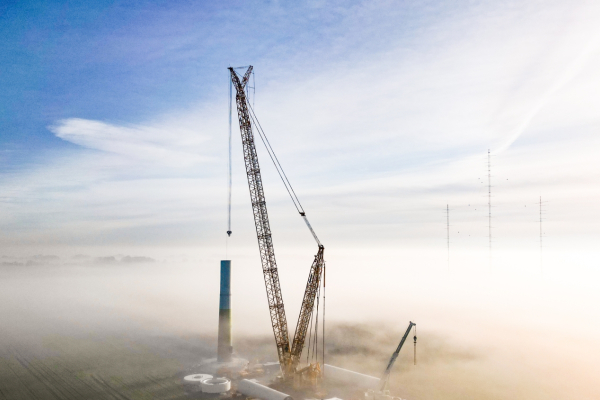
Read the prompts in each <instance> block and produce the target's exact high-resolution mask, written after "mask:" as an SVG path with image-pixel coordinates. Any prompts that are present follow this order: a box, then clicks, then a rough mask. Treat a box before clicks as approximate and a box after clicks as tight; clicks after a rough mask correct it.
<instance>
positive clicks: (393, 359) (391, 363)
mask: <svg viewBox="0 0 600 400" xmlns="http://www.w3.org/2000/svg"><path fill="white" fill-rule="evenodd" d="M413 326H414V327H415V337H414V340H415V361H416V354H417V353H416V346H417V334H416V329H417V328H416V326H417V324H415V323H414V322H412V321H410V323H409V324H408V328H407V329H406V332H405V333H404V336H402V339H401V340H400V343H399V344H398V347H397V348H396V351H395V352H394V354H392V357H391V358H390V361H389V362H388V366H387V368H386V369H385V372H384V373H383V376H382V377H381V383H380V387H379V390H380V391H381V392H383V391H384V390H386V389H387V385H388V381H389V379H390V372H391V371H392V367H393V366H394V363H395V362H396V359H397V358H398V354H400V349H402V346H403V345H404V342H405V341H406V338H407V337H408V334H409V333H410V330H411V329H412V328H413Z"/></svg>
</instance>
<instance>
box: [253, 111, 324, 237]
mask: <svg viewBox="0 0 600 400" xmlns="http://www.w3.org/2000/svg"><path fill="white" fill-rule="evenodd" d="M246 104H247V105H248V110H250V113H249V115H250V119H252V121H253V123H254V126H255V127H256V131H257V132H258V136H260V139H261V140H262V142H263V144H264V145H265V148H266V149H267V153H269V157H270V158H271V161H273V165H275V169H276V170H277V173H278V174H279V177H280V178H281V181H282V182H283V185H284V186H285V189H286V190H287V192H288V194H289V195H290V198H291V199H292V202H293V203H294V207H296V210H297V211H298V213H299V214H300V216H301V217H302V218H303V219H304V222H305V223H306V226H307V227H308V229H309V230H310V233H311V234H312V235H313V237H314V238H315V241H316V242H317V244H318V245H319V246H321V241H320V240H319V238H318V237H317V234H316V233H315V231H314V230H313V228H312V226H311V225H310V222H308V218H306V212H305V211H304V208H303V207H302V204H300V199H298V196H297V195H296V192H294V188H293V187H292V184H291V183H290V181H289V179H288V177H287V175H286V174H285V171H284V170H283V167H282V166H281V163H280V162H279V159H278V158H277V155H275V151H274V150H273V147H271V143H270V142H269V139H268V138H267V135H266V134H265V131H264V130H263V129H262V126H261V125H260V122H259V121H258V118H257V117H256V114H255V113H254V109H253V108H252V106H251V105H250V103H249V102H248V101H246Z"/></svg>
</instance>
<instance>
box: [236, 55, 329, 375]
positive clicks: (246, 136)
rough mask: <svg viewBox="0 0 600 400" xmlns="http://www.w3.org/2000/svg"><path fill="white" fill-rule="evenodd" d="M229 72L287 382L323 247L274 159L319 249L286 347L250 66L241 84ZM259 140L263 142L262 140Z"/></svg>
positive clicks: (311, 304)
mask: <svg viewBox="0 0 600 400" xmlns="http://www.w3.org/2000/svg"><path fill="white" fill-rule="evenodd" d="M229 71H230V73H231V82H232V84H233V87H234V88H235V91H236V96H235V100H236V105H237V113H238V120H239V123H240V133H241V136H242V147H243V152H244V163H245V166H246V175H247V176H248V187H249V189H250V200H251V202H252V212H253V213H254V224H255V226H256V236H257V238H258V248H259V251H260V259H261V263H262V270H263V277H264V281H265V287H266V291H267V299H268V302H269V312H270V315H271V325H272V327H273V334H274V336H275V344H276V345H277V354H278V357H279V363H280V365H281V370H282V373H283V378H284V379H291V378H293V377H294V376H295V375H297V373H299V372H300V370H298V365H299V363H300V356H301V355H302V350H303V348H304V342H305V339H306V333H307V330H308V326H309V323H310V320H311V317H312V313H313V309H314V305H315V298H316V296H317V293H318V290H319V287H320V284H321V276H322V274H323V271H324V267H325V261H324V259H323V253H324V251H325V247H324V246H323V245H322V244H321V242H320V241H319V239H318V238H317V235H316V234H315V232H314V230H313V229H312V227H311V225H310V223H309V222H308V219H307V218H306V213H305V212H304V209H303V208H302V206H301V205H300V202H299V201H298V198H297V196H296V195H295V193H294V191H293V189H291V185H289V181H287V177H286V176H285V173H283V170H280V169H281V166H280V165H279V162H278V161H276V160H277V158H276V157H275V158H274V159H273V161H274V163H275V164H276V168H277V166H278V165H279V168H278V172H279V173H280V176H281V178H282V180H283V181H284V184H286V189H288V192H289V193H290V196H291V197H292V201H294V204H295V205H296V209H297V210H298V212H299V213H300V216H302V218H303V219H304V221H305V222H306V225H307V226H308V228H309V230H310V232H311V233H312V235H313V237H314V238H315V240H316V241H317V244H318V246H319V247H318V252H317V254H316V256H315V259H314V261H313V263H312V266H311V268H310V274H309V277H308V282H307V284H306V290H305V292H304V298H303V301H302V306H301V308H300V315H299V317H298V323H297V325H296V331H295V333H294V338H293V340H292V344H291V346H290V339H289V334H288V326H287V319H286V315H285V307H284V305H283V298H282V296H281V287H280V284H279V272H278V270H277V262H276V260H275V251H274V249H273V240H272V238H271V228H270V225H269V215H268V213H267V204H266V202H265V193H264V190H263V182H262V177H261V173H260V166H259V163H258V157H257V153H256V147H255V143H254V134H253V132H252V125H253V122H254V124H255V125H256V129H257V131H258V133H259V134H261V131H262V128H261V127H260V124H259V123H258V120H257V119H256V116H255V115H254V111H253V110H252V107H251V106H250V104H249V102H248V99H247V96H246V93H245V89H246V85H247V84H248V81H249V79H250V75H251V73H252V66H249V67H248V69H247V70H246V72H245V74H244V75H243V77H242V78H241V80H240V77H239V76H238V74H237V73H236V72H235V69H234V68H232V67H230V68H229ZM262 138H263V141H264V140H265V139H266V138H265V137H264V136H263V137H262ZM267 143H268V141H267ZM267 143H265V145H267ZM269 147H270V145H268V148H269ZM269 154H270V155H271V158H273V157H274V153H273V154H271V152H270V153H269ZM282 173H283V175H282ZM284 177H285V179H284ZM286 182H287V183H286ZM228 234H229V232H228ZM310 368H312V370H313V371H317V372H318V371H320V366H319V365H318V364H317V365H313V366H309V369H310ZM306 369H307V368H303V369H302V372H305V371H306Z"/></svg>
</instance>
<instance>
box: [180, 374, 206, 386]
mask: <svg viewBox="0 0 600 400" xmlns="http://www.w3.org/2000/svg"><path fill="white" fill-rule="evenodd" d="M212 377H213V376H212V375H208V374H193V375H188V376H186V377H184V378H183V382H184V383H187V384H191V385H198V386H200V382H202V381H203V380H204V379H208V378H212Z"/></svg>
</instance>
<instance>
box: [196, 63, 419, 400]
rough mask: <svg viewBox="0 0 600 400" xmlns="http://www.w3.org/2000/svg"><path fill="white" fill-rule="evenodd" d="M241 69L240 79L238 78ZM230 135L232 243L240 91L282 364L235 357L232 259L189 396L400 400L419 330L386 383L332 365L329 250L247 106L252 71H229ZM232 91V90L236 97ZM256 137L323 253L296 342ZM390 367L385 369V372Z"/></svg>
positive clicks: (224, 268)
mask: <svg viewBox="0 0 600 400" xmlns="http://www.w3.org/2000/svg"><path fill="white" fill-rule="evenodd" d="M236 70H237V71H239V70H242V72H241V75H240V74H238V72H237V71H236ZM229 72H230V75H231V85H230V113H229V115H230V136H229V157H230V159H229V204H228V228H227V232H226V233H227V236H228V237H229V236H231V234H232V233H233V232H232V230H231V175H232V174H231V164H232V163H231V115H232V110H231V107H232V105H233V96H232V93H233V90H234V91H235V105H236V109H237V116H238V120H239V127H240V134H241V139H242V146H243V154H244V164H245V167H246V175H247V178H248V187H249V191H250V202H251V205H252V213H253V216H254V223H255V227H256V237H257V239H258V249H259V253H260V259H261V265H262V273H263V278H264V283H265V289H266V294H267V305H268V311H269V315H270V319H271V326H272V328H273V337H274V345H275V347H276V349H277V356H278V360H273V361H272V362H266V363H260V364H258V363H255V364H253V363H250V362H249V361H248V360H246V359H244V358H243V355H239V356H238V355H237V354H235V353H234V351H233V343H232V334H231V325H232V314H231V280H232V279H234V278H232V277H233V274H232V260H222V261H221V270H220V276H221V279H220V282H221V285H220V299H219V326H218V348H217V357H216V358H214V359H208V360H204V361H203V362H202V363H201V364H200V365H199V366H198V367H197V369H198V371H197V373H194V374H190V375H187V376H185V377H184V384H185V385H186V386H187V388H188V391H189V392H190V393H192V394H193V393H195V394H196V395H198V396H199V398H214V397H215V396H218V397H220V398H248V399H251V398H256V399H262V400H291V399H296V400H300V399H370V400H392V399H394V400H399V398H398V397H394V396H393V394H391V393H390V392H389V390H388V381H389V377H390V372H391V370H392V368H393V366H394V363H395V362H396V359H397V357H398V355H399V353H400V351H401V349H402V347H403V345H404V344H405V342H406V340H407V338H408V337H409V334H410V333H411V331H414V336H413V345H414V353H415V354H414V355H415V363H416V345H417V336H416V324H415V323H413V322H412V321H411V322H409V324H408V328H407V329H406V332H405V333H404V335H403V336H402V338H401V339H400V343H399V344H398V347H397V348H396V350H395V351H394V352H393V353H392V354H391V357H390V360H389V362H388V365H387V367H386V368H385V369H383V368H382V371H383V374H382V376H381V377H373V376H369V375H364V374H362V373H360V372H357V371H351V370H348V369H344V368H339V367H336V366H333V365H329V364H327V363H326V357H327V355H326V352H325V340H326V263H325V246H324V245H323V243H321V241H320V240H319V238H318V236H317V234H316V233H315V230H314V229H313V227H312V226H311V224H310V222H309V221H308V218H307V215H306V211H305V210H304V208H303V207H302V204H301V203H300V200H299V198H298V196H297V195H296V192H295V191H294V189H293V187H292V185H291V183H290V181H289V180H288V177H287V175H286V174H285V172H284V170H283V167H282V166H281V163H280V162H279V159H278V158H277V156H276V154H275V151H274V150H273V148H272V147H271V145H270V143H269V140H268V138H267V136H266V134H265V132H264V131H263V129H262V127H261V125H260V122H259V121H258V118H257V116H256V114H255V113H254V110H253V107H252V106H251V104H250V102H249V101H248V87H249V81H250V78H251V76H252V72H253V67H252V66H251V65H250V66H247V67H239V68H232V67H229ZM232 88H233V90H232ZM255 133H257V134H258V136H259V137H260V139H261V141H262V142H263V143H264V145H265V148H266V150H267V152H268V154H269V156H270V158H271V160H272V161H273V165H274V166H275V168H276V169H277V172H278V174H279V177H280V178H281V180H282V182H283V184H284V185H285V188H286V190H287V192H288V194H289V195H290V198H291V200H292V202H293V203H294V206H295V208H296V211H297V212H298V214H299V216H300V217H301V218H302V219H303V220H304V222H305V223H306V226H307V227H308V230H309V231H310V233H311V235H312V237H313V238H314V240H315V242H316V245H317V251H316V253H317V254H316V255H315V256H314V260H313V262H312V264H311V266H310V269H309V274H308V279H307V282H306V289H305V291H304V295H303V298H302V303H301V304H302V305H301V309H300V315H299V316H298V320H297V323H296V328H295V331H294V335H293V336H290V331H289V328H288V322H287V316H286V311H285V305H284V302H283V298H282V293H281V285H280V281H279V272H278V267H277V261H276V258H275V249H274V246H273V239H272V232H271V227H270V223H269V215H268V212H267V202H266V199H265V192H264V189H263V179H262V176H261V168H260V164H259V160H258V155H257V151H256V143H255ZM382 367H383V366H382Z"/></svg>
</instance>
